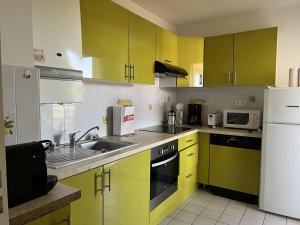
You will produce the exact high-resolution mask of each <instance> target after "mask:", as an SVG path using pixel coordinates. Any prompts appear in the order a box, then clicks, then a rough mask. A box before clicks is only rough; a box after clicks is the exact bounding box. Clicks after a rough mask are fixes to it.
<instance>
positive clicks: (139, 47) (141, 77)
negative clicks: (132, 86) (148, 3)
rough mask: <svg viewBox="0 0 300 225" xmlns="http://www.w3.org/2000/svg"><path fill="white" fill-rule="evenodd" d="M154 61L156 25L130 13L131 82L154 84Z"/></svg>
mask: <svg viewBox="0 0 300 225" xmlns="http://www.w3.org/2000/svg"><path fill="white" fill-rule="evenodd" d="M154 61H155V25H154V24H153V23H151V22H149V21H147V20H145V19H143V18H141V17H139V16H137V15H135V14H133V13H130V16H129V62H130V65H131V68H130V82H133V83H142V84H154V80H155V79H154Z"/></svg>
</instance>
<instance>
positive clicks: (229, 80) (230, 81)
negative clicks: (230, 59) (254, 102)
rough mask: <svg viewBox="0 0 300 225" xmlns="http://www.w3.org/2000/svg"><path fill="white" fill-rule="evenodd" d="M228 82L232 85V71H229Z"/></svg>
mask: <svg viewBox="0 0 300 225" xmlns="http://www.w3.org/2000/svg"><path fill="white" fill-rule="evenodd" d="M228 84H229V85H232V80H231V72H229V73H228Z"/></svg>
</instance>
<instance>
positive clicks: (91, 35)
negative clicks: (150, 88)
mask: <svg viewBox="0 0 300 225" xmlns="http://www.w3.org/2000/svg"><path fill="white" fill-rule="evenodd" d="M80 7H81V23H82V45H83V46H82V47H83V55H84V57H93V58H90V59H91V63H90V66H92V67H94V68H93V70H92V71H93V74H92V75H90V76H91V77H92V78H95V79H101V80H112V81H119V82H128V80H129V78H128V67H126V66H128V17H129V12H128V11H127V10H126V9H124V8H122V7H121V6H119V5H117V4H115V3H113V2H112V1H110V0H80ZM91 64H92V65H91ZM87 65H89V64H88V63H84V66H87ZM88 70H89V69H88Z"/></svg>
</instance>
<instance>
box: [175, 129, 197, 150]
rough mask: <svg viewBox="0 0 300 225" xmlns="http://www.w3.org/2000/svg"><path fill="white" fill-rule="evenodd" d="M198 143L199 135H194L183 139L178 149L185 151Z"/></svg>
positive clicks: (180, 140)
mask: <svg viewBox="0 0 300 225" xmlns="http://www.w3.org/2000/svg"><path fill="white" fill-rule="evenodd" d="M196 143H198V134H197V133H194V134H191V135H188V136H185V137H182V138H180V139H179V141H178V149H179V151H180V150H183V149H185V148H187V147H189V146H192V145H194V144H196Z"/></svg>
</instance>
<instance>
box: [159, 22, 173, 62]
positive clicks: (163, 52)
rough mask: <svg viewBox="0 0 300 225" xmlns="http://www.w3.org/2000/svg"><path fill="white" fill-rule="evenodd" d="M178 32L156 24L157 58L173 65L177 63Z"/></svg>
mask: <svg viewBox="0 0 300 225" xmlns="http://www.w3.org/2000/svg"><path fill="white" fill-rule="evenodd" d="M177 42H178V37H177V35H176V34H174V33H172V32H170V31H167V30H165V29H163V28H161V27H158V26H156V60H157V61H160V62H164V63H169V64H172V65H177V60H178V59H177V47H178V46H177V45H178V43H177Z"/></svg>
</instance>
